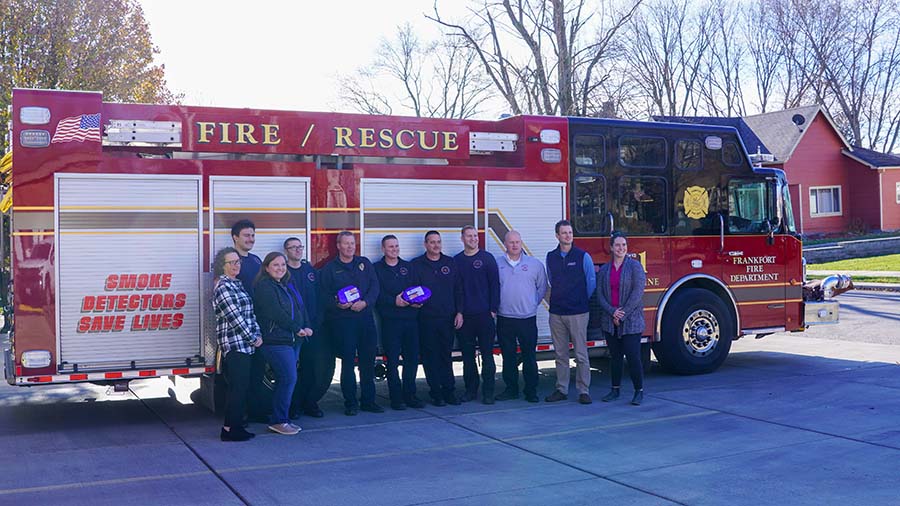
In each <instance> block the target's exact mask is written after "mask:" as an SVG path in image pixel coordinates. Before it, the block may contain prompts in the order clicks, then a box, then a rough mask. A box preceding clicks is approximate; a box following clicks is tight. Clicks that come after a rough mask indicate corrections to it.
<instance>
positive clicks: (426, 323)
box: [419, 316, 456, 400]
mask: <svg viewBox="0 0 900 506" xmlns="http://www.w3.org/2000/svg"><path fill="white" fill-rule="evenodd" d="M453 333H454V331H453V317H452V316H449V317H445V318H429V317H427V316H426V317H423V316H419V344H420V349H421V350H422V367H423V368H424V369H425V379H426V380H427V381H428V388H429V389H430V390H431V392H430V393H431V398H432V399H441V398H443V399H445V400H446V399H447V398H448V397H450V396H452V395H455V394H454V389H455V388H456V378H454V376H453V356H452V353H453Z"/></svg>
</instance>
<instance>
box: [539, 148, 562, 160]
mask: <svg viewBox="0 0 900 506" xmlns="http://www.w3.org/2000/svg"><path fill="white" fill-rule="evenodd" d="M541 161H542V162H544V163H559V162H561V161H562V151H560V150H558V149H555V148H545V149H542V150H541Z"/></svg>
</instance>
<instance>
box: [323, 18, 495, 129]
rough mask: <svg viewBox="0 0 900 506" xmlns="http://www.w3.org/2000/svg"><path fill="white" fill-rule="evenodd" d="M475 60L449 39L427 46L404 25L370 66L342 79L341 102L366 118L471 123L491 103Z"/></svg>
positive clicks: (387, 41) (485, 84)
mask: <svg viewBox="0 0 900 506" xmlns="http://www.w3.org/2000/svg"><path fill="white" fill-rule="evenodd" d="M475 58H476V55H475V53H474V52H472V51H471V50H469V49H468V48H466V47H464V46H460V45H458V44H454V43H453V41H451V40H449V39H448V40H441V41H434V42H423V41H422V40H421V39H419V37H418V36H417V35H416V34H415V32H414V31H413V29H412V27H411V26H410V25H409V24H406V25H403V26H400V27H398V28H397V32H396V35H395V37H394V38H393V39H391V40H388V39H383V40H382V41H381V43H380V44H379V46H378V49H377V51H376V58H375V61H374V63H373V64H372V65H370V66H367V67H363V68H360V69H357V70H356V72H355V73H353V74H352V75H348V76H340V77H339V78H338V86H339V87H340V90H341V91H340V95H341V100H342V101H343V103H344V104H345V105H347V106H349V107H350V108H352V109H354V110H357V111H360V112H363V113H366V114H393V113H395V112H397V111H398V110H399V112H402V113H407V114H412V115H414V116H420V117H422V116H427V117H443V118H470V117H473V116H475V115H477V114H478V113H479V112H480V111H481V107H482V106H483V105H484V103H485V101H487V100H488V99H489V98H490V94H489V89H490V84H489V82H488V81H487V80H486V78H485V76H484V75H483V74H482V73H480V67H479V66H478V65H477V62H476V60H475ZM397 90H399V92H397Z"/></svg>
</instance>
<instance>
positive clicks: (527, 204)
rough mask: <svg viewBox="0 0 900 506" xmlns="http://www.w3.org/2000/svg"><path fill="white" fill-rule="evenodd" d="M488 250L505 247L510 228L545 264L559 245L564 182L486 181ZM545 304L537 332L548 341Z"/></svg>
mask: <svg viewBox="0 0 900 506" xmlns="http://www.w3.org/2000/svg"><path fill="white" fill-rule="evenodd" d="M484 188H485V204H486V205H485V210H484V211H485V223H487V226H486V227H485V240H486V242H487V244H486V246H485V249H487V251H489V252H491V253H494V254H495V255H499V254H502V253H504V252H505V251H506V250H505V248H504V247H503V238H504V236H505V235H506V232H507V231H509V230H517V231H519V233H521V234H522V245H523V249H524V251H525V254H527V255H529V256H533V257H535V258H537V259H538V260H540V261H541V263H544V262H545V260H546V258H547V252H548V251H550V250H552V249H554V248H556V246H557V244H558V242H557V240H556V234H555V232H554V226H555V225H556V222H557V221H559V220H561V219H563V218H564V217H565V197H566V195H565V194H566V187H565V184H564V183H547V182H541V183H531V182H528V183H526V182H510V181H506V182H503V181H501V182H493V181H490V182H486V183H485V185H484ZM547 309H548V307H547V305H546V303H542V305H541V307H539V308H538V315H537V323H538V334H539V336H541V341H542V342H544V341H546V342H549V336H550V324H549V321H550V317H549V313H548V312H547Z"/></svg>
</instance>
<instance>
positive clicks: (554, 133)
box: [541, 130, 559, 144]
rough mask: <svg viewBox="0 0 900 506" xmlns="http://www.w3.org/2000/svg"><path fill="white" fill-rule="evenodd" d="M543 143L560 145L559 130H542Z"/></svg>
mask: <svg viewBox="0 0 900 506" xmlns="http://www.w3.org/2000/svg"><path fill="white" fill-rule="evenodd" d="M541 142H542V143H544V144H559V130H541Z"/></svg>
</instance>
